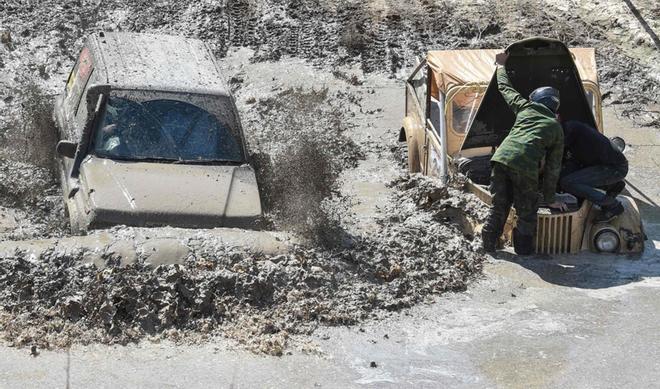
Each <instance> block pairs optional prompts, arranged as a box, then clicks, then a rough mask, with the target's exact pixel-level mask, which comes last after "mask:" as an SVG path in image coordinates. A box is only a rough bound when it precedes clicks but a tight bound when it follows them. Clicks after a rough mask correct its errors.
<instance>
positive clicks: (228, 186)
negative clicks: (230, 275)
mask: <svg viewBox="0 0 660 389" xmlns="http://www.w3.org/2000/svg"><path fill="white" fill-rule="evenodd" d="M80 179H81V185H82V188H81V190H82V191H85V197H87V198H88V199H89V205H90V211H91V212H92V213H93V214H94V216H93V217H92V223H91V228H94V227H95V226H108V225H115V224H126V225H132V226H161V225H170V226H174V227H221V226H222V227H250V226H252V224H253V223H254V221H255V220H256V219H257V218H258V217H259V216H260V215H261V202H260V198H259V191H258V187H257V182H256V178H255V174H254V171H253V170H252V168H251V167H249V166H247V165H246V166H208V165H181V164H171V163H151V162H124V161H113V160H110V159H103V158H96V157H90V158H89V159H87V160H86V161H85V162H84V163H83V165H82V167H81V176H80Z"/></svg>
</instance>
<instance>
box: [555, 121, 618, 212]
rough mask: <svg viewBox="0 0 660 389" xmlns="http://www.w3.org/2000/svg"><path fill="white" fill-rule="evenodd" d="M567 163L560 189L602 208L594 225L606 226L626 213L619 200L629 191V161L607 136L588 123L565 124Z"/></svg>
mask: <svg viewBox="0 0 660 389" xmlns="http://www.w3.org/2000/svg"><path fill="white" fill-rule="evenodd" d="M562 127H563V130H564V149H565V151H566V154H567V156H566V162H565V164H564V168H563V169H562V173H561V177H560V180H559V185H560V187H561V189H562V190H563V191H564V192H567V193H570V194H572V195H574V196H576V197H578V198H583V199H587V200H589V201H591V202H592V203H594V204H596V205H598V206H599V207H600V208H601V213H600V214H599V215H598V216H597V217H596V219H595V220H594V221H596V222H605V221H609V220H612V219H613V218H615V217H617V216H619V215H620V214H622V213H623V211H624V208H623V205H622V204H621V202H620V201H618V200H617V199H616V196H617V195H619V193H621V191H622V190H623V189H624V188H625V182H624V179H625V177H626V174H628V160H627V159H626V157H625V156H624V155H623V153H622V152H621V151H619V150H618V149H617V148H616V147H615V146H614V145H613V144H612V142H611V141H610V140H609V139H608V138H607V137H606V136H605V135H603V134H601V133H600V132H598V130H596V129H595V128H592V127H590V126H588V125H586V124H584V123H581V122H578V121H574V120H572V121H568V122H565V123H563V124H562Z"/></svg>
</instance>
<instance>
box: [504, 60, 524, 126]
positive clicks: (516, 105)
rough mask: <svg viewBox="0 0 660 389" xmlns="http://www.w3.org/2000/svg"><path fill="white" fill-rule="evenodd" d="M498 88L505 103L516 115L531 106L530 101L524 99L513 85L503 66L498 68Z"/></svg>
mask: <svg viewBox="0 0 660 389" xmlns="http://www.w3.org/2000/svg"><path fill="white" fill-rule="evenodd" d="M497 88H498V89H499V91H500V94H502V97H504V101H506V103H507V104H508V105H509V107H511V110H512V111H513V113H515V114H516V115H517V114H518V112H520V111H521V110H522V109H523V108H525V106H527V105H528V104H529V101H527V99H525V98H524V97H522V95H521V94H520V93H518V91H517V90H516V89H515V88H514V87H513V85H511V81H510V80H509V76H508V75H507V74H506V69H505V68H504V67H503V66H498V67H497Z"/></svg>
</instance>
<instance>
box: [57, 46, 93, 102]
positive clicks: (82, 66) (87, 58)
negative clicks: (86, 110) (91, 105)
mask: <svg viewBox="0 0 660 389" xmlns="http://www.w3.org/2000/svg"><path fill="white" fill-rule="evenodd" d="M93 70H94V63H93V60H92V55H91V53H90V51H89V49H88V48H87V47H83V49H82V51H81V52H80V57H78V62H76V65H75V66H74V67H73V70H72V71H71V74H69V79H68V80H67V82H66V90H65V100H64V104H65V106H66V108H67V110H68V111H69V112H70V113H71V114H76V112H77V111H78V108H79V105H80V102H81V100H82V95H83V91H84V90H85V86H86V85H87V82H88V81H89V78H90V76H91V74H92V71H93Z"/></svg>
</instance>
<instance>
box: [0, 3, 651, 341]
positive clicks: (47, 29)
mask: <svg viewBox="0 0 660 389" xmlns="http://www.w3.org/2000/svg"><path fill="white" fill-rule="evenodd" d="M637 3H638V4H637V6H638V7H639V8H640V9H641V11H642V13H643V15H645V16H646V18H647V20H648V21H649V23H650V24H651V25H652V26H655V27H658V26H657V24H658V20H659V19H660V17H659V15H660V10H659V8H658V6H657V5H654V4H653V2H651V1H648V2H644V1H639V2H637ZM607 4H608V3H607V2H606V5H607ZM590 7H592V4H591V3H590V2H576V1H555V0H553V1H547V2H539V1H516V2H507V3H506V4H500V3H498V2H494V1H479V2H452V1H406V2H394V1H381V2H357V1H355V2H350V1H341V2H331V1H308V0H302V1H259V2H257V1H229V2H215V1H206V2H199V3H195V4H186V3H185V2H174V1H163V2H158V4H156V5H146V3H143V2H137V1H136V2H131V1H103V2H79V1H64V2H62V1H42V2H30V3H27V2H8V3H6V4H3V5H0V33H2V35H1V38H2V39H1V43H0V70H1V73H2V75H0V137H1V138H0V140H1V142H2V144H1V147H0V158H1V159H0V178H1V179H0V206H1V207H2V208H0V213H2V214H4V215H6V216H7V217H5V218H3V220H5V221H4V222H3V223H2V225H0V234H2V239H7V240H8V239H11V240H17V241H24V242H30V240H32V239H35V238H55V239H56V240H57V239H60V238H62V237H66V236H67V235H68V233H67V228H66V223H65V222H64V221H65V217H64V212H63V209H62V203H61V200H60V197H59V195H60V194H59V186H58V183H57V180H56V178H55V177H54V175H53V174H52V167H51V163H50V161H51V160H52V157H53V156H52V150H53V141H54V139H53V137H52V122H51V121H50V119H49V116H48V115H44V112H46V113H47V112H49V109H50V106H49V105H50V104H52V96H53V95H54V94H56V93H58V92H59V91H60V90H61V89H62V88H63V85H64V82H65V79H66V77H67V74H68V72H69V70H70V68H71V66H72V64H73V62H74V61H75V57H76V55H77V52H78V50H79V49H80V46H81V43H82V37H84V36H85V35H86V34H89V33H92V32H95V31H98V30H100V29H104V30H112V31H135V32H151V33H158V32H162V33H170V34H181V35H186V36H192V37H198V38H201V39H204V40H206V41H207V42H209V43H210V44H211V46H212V48H213V50H214V52H215V54H216V56H217V57H218V58H220V59H221V66H222V67H223V69H224V70H225V71H226V73H227V79H228V80H229V82H230V85H231V87H232V89H233V91H234V93H235V95H236V98H237V102H238V106H239V110H240V113H241V117H242V120H243V122H244V126H245V129H246V133H247V136H248V141H249V147H250V150H251V153H252V154H253V156H254V159H255V162H257V165H258V167H259V170H260V181H261V185H262V187H263V188H265V200H266V201H267V202H268V205H269V214H268V218H269V220H268V221H269V224H270V227H271V228H274V229H279V230H283V231H288V232H290V233H291V234H293V235H294V236H296V237H299V238H300V241H302V242H306V243H305V244H302V245H292V246H295V247H292V249H291V250H290V251H289V252H287V253H285V254H279V255H269V254H259V253H253V252H249V251H245V250H243V249H241V248H235V247H229V246H227V245H225V244H223V243H222V241H221V240H218V239H217V237H215V236H214V235H213V234H210V233H207V232H204V231H194V232H189V234H190V235H193V237H190V236H187V235H186V234H184V235H185V236H186V237H185V238H182V239H181V242H179V243H180V245H182V246H185V251H184V252H185V255H182V258H181V259H182V261H181V264H180V265H154V264H153V263H150V262H149V259H148V255H147V254H146V253H145V250H143V248H144V247H143V246H142V245H143V243H141V242H138V241H136V240H134V239H133V238H132V237H133V236H134V235H135V229H130V228H122V227H119V228H115V229H113V230H111V231H109V232H110V234H111V235H113V236H115V237H116V239H115V240H114V242H116V241H128V242H129V243H128V244H129V246H131V247H132V248H133V249H134V250H135V252H136V255H135V258H134V260H133V261H131V263H128V264H126V263H125V262H122V260H121V258H118V257H117V254H116V252H115V251H112V250H108V247H105V246H101V247H98V248H97V250H94V252H95V253H96V254H98V255H100V262H99V261H98V260H97V261H95V262H94V261H92V262H90V261H89V260H87V259H88V258H89V252H88V251H89V250H87V249H83V248H80V249H78V250H68V251H67V250H64V251H62V250H56V249H52V250H45V251H41V252H40V253H39V255H37V256H34V255H30V252H29V251H28V250H23V249H21V248H20V247H22V246H21V244H20V242H19V243H17V250H16V251H15V252H14V253H13V254H12V255H5V256H4V257H3V258H0V306H1V307H2V309H1V312H0V324H1V327H2V328H3V337H4V338H5V340H6V341H7V342H9V343H10V344H13V345H25V346H29V345H36V346H38V347H62V346H66V345H68V344H69V343H70V342H73V341H76V342H83V343H87V342H104V343H126V342H132V341H138V340H140V339H143V338H145V337H147V338H152V339H159V338H161V337H167V338H170V339H174V340H182V341H203V340H205V339H207V338H209V337H212V336H216V335H222V336H227V337H229V338H231V339H235V340H237V341H238V342H239V343H241V344H244V345H246V346H247V347H248V348H250V349H252V350H256V351H261V352H266V353H271V354H281V353H282V352H284V350H285V349H286V347H287V346H289V345H291V344H295V345H297V346H300V347H305V346H304V344H305V340H304V339H305V337H304V336H305V335H306V334H309V333H310V332H312V331H314V329H315V328H316V327H317V326H319V325H350V324H355V323H358V322H360V321H363V320H369V319H374V318H378V317H380V316H382V315H385V314H387V312H388V311H392V310H400V309H403V308H407V307H410V306H412V305H414V304H417V303H419V302H422V301H424V300H425V299H426V298H427V297H428V296H431V295H433V294H437V293H441V292H443V291H447V290H461V289H464V288H465V287H466V285H467V283H468V282H469V280H470V279H472V278H473V277H474V276H475V275H478V273H479V271H480V269H481V262H482V260H483V258H482V256H481V255H480V254H478V253H477V252H476V250H475V247H476V244H477V243H478V242H477V241H476V240H475V239H474V236H473V235H472V233H471V231H470V229H469V227H468V226H467V224H468V223H466V221H467V219H470V220H480V219H481V218H483V212H484V210H483V207H482V206H480V205H479V203H478V202H477V201H476V199H474V198H473V197H471V196H468V195H466V194H465V193H463V192H462V191H461V189H460V183H454V186H452V187H451V188H450V189H449V190H443V189H441V188H439V187H438V185H437V183H435V182H432V181H430V180H427V179H424V178H421V177H416V176H414V177H409V176H407V175H406V174H405V171H404V169H403V166H404V165H402V163H401V153H400V152H398V150H399V149H398V147H397V146H398V145H397V142H396V137H397V134H398V128H395V127H392V126H391V121H386V120H383V116H384V115H392V113H390V112H383V111H384V110H385V109H388V110H391V109H392V107H389V106H388V105H387V102H385V101H383V100H382V99H383V96H380V90H379V88H380V87H381V86H382V85H383V84H384V83H388V82H392V83H397V82H400V81H401V79H402V78H404V77H405V74H406V71H408V70H409V68H410V66H411V65H412V64H413V63H414V61H415V56H419V55H422V53H423V52H424V51H425V50H426V49H429V48H470V47H472V48H486V47H487V48H491V47H504V46H506V45H508V44H509V43H511V42H512V41H514V40H516V39H520V38H524V37H527V36H530V35H545V36H550V37H556V38H560V39H562V40H564V41H565V42H567V43H568V44H569V45H571V46H594V47H596V48H597V53H598V65H599V72H600V73H599V75H600V79H601V82H602V86H601V87H602V92H603V93H604V97H605V100H604V101H605V103H606V104H609V105H614V106H615V107H616V108H617V112H618V113H619V114H620V115H623V116H626V117H629V118H630V119H632V121H633V122H635V123H637V124H639V125H646V126H652V127H656V128H657V127H659V126H660V106H659V101H658V98H659V96H660V71H659V69H658V65H657V63H658V61H656V60H657V49H655V47H654V42H653V39H652V37H651V36H650V35H648V34H647V33H646V32H645V31H644V29H643V28H642V27H640V25H639V23H638V22H636V20H637V19H635V18H634V17H633V15H632V14H631V13H630V12H628V11H629V10H628V11H627V10H626V9H625V8H622V7H620V6H612V7H610V6H606V7H603V9H602V10H601V11H602V12H599V13H597V14H596V13H594V12H592V11H593V9H592V8H590ZM656 31H657V29H656ZM388 78H389V79H390V80H389V81H388V80H387V79H388ZM402 90H403V89H402ZM402 93H403V92H402ZM400 109H401V110H402V109H403V107H400ZM311 162H315V163H311ZM301 166H303V167H301ZM292 172H293V174H291V173H292ZM374 174H380V175H382V181H384V182H386V183H387V187H385V186H384V185H383V186H379V187H378V188H376V189H377V190H373V189H374V188H371V187H367V188H364V187H362V188H360V187H358V186H356V185H352V184H351V182H353V181H360V179H361V178H362V177H364V176H368V175H374ZM292 203H293V204H297V205H298V206H296V207H291V206H290V204H292ZM464 209H467V212H465V213H463V212H461V210H464ZM310 216H311V217H310ZM163 230H167V229H163ZM163 233H167V231H164V232H163ZM99 253H100V254H99ZM120 265H121V266H120Z"/></svg>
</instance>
